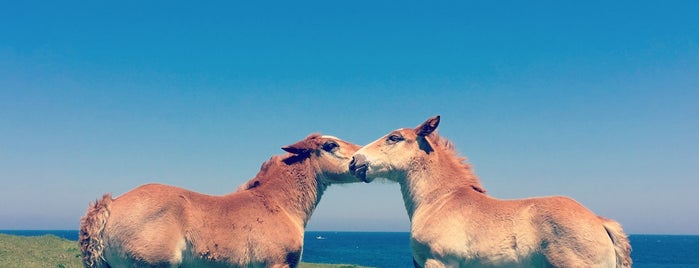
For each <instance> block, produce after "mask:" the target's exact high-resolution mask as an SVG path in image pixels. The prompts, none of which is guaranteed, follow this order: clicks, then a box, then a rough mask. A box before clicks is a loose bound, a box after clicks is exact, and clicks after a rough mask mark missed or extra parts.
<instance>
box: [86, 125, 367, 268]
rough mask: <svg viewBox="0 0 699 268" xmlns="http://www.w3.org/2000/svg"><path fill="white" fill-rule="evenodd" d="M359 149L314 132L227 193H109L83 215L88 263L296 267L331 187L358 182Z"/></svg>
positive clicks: (161, 189) (154, 189)
mask: <svg viewBox="0 0 699 268" xmlns="http://www.w3.org/2000/svg"><path fill="white" fill-rule="evenodd" d="M358 148H359V146H357V145H354V144H351V143H348V142H345V141H342V140H339V139H337V138H335V137H331V136H320V135H311V136H309V137H307V138H306V139H304V140H302V141H300V142H298V143H296V144H293V145H290V146H287V147H284V148H283V149H284V150H285V151H287V152H290V154H287V155H284V156H274V157H272V158H271V159H270V160H269V161H267V162H265V163H264V164H263V165H262V168H261V169H260V172H259V173H258V174H257V175H256V176H255V177H254V178H253V179H251V180H250V181H248V182H247V183H245V184H243V185H241V186H240V187H239V189H238V191H236V192H233V193H230V194H227V195H224V196H210V195H205V194H201V193H196V192H192V191H189V190H186V189H182V188H178V187H174V186H168V185H162V184H147V185H143V186H140V187H138V188H135V189H133V190H131V191H129V192H127V193H125V194H123V195H122V196H120V197H118V198H116V199H112V198H111V196H110V195H108V194H107V195H105V196H104V197H103V198H102V199H101V200H97V201H96V202H95V203H93V204H91V206H90V208H88V211H87V213H86V215H85V216H84V217H83V218H82V220H81V227H80V245H81V250H82V253H83V263H84V266H85V267H109V266H111V267H133V266H138V267H141V266H156V267H180V266H183V267H192V266H196V267H296V265H297V264H298V262H299V260H300V257H301V252H302V247H303V234H304V227H305V226H306V223H307V222H308V220H309V218H310V216H311V214H312V212H313V210H314V208H315V207H316V205H317V204H318V202H319V201H320V197H321V195H322V194H323V191H324V190H325V188H326V187H327V186H328V185H329V184H332V183H345V182H357V181H358V179H357V178H355V177H353V176H351V175H349V173H348V168H347V166H348V162H349V159H350V156H351V155H352V154H353V153H354V152H355V151H356V150H357V149H358ZM107 264H108V265H109V266H107Z"/></svg>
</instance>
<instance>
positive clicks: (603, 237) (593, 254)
mask: <svg viewBox="0 0 699 268" xmlns="http://www.w3.org/2000/svg"><path fill="white" fill-rule="evenodd" d="M439 121H440V117H439V116H435V117H433V118H430V119H428V120H427V121H425V122H424V123H422V124H421V125H419V126H418V127H416V128H414V129H413V128H402V129H397V130H394V131H392V132H390V133H388V134H387V135H385V136H383V137H381V138H379V139H378V140H376V141H374V142H372V143H370V144H368V145H366V146H364V147H362V148H361V149H360V150H359V151H357V152H356V153H355V154H354V156H353V158H352V162H351V163H350V172H351V173H352V174H355V175H356V176H358V177H360V178H361V179H362V180H363V181H365V182H371V181H372V180H374V179H375V178H385V179H388V180H391V181H395V182H398V184H400V188H401V191H402V194H403V200H404V202H405V209H406V210H407V212H408V216H409V218H410V222H411V230H410V246H411V249H412V253H413V263H414V265H415V267H428V268H436V267H631V256H630V254H631V245H630V244H629V240H628V238H627V236H626V235H625V234H624V232H623V230H622V228H621V225H620V224H619V223H617V222H615V221H612V220H609V219H605V218H603V217H600V216H597V215H595V214H594V213H593V212H591V211H590V210H588V209H587V208H585V207H583V206H582V205H581V204H579V203H578V202H576V201H574V200H573V199H570V198H567V197H561V196H553V197H539V198H527V199H518V200H500V199H496V198H493V197H491V196H488V195H487V194H486V193H485V189H484V188H483V186H482V185H481V183H480V180H479V179H478V177H477V176H476V175H475V174H474V173H473V170H472V168H471V166H470V165H469V164H467V163H465V162H464V161H465V159H464V158H462V157H459V156H458V155H457V153H456V151H455V150H454V146H453V145H452V143H451V142H449V141H448V140H446V139H444V138H442V137H441V136H439V135H438V134H437V133H436V132H435V130H436V129H437V126H438V125H439Z"/></svg>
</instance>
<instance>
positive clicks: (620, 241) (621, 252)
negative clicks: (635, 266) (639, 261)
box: [600, 217, 632, 267]
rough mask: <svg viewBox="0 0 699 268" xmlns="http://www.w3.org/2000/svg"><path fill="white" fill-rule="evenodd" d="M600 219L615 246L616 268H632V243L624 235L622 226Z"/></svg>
mask: <svg viewBox="0 0 699 268" xmlns="http://www.w3.org/2000/svg"><path fill="white" fill-rule="evenodd" d="M600 219H602V225H604V229H605V230H607V234H608V235H609V238H610V239H612V243H613V244H614V253H615V254H616V267H631V262H632V261H631V243H630V242H629V238H628V237H627V236H626V234H624V230H623V229H622V228H621V224H619V223H618V222H616V221H613V220H609V219H605V218H603V217H600Z"/></svg>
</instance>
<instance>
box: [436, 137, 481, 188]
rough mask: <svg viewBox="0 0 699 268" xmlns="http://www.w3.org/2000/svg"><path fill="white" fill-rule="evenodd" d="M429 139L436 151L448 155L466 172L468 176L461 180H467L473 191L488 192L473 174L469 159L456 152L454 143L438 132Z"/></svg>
mask: <svg viewBox="0 0 699 268" xmlns="http://www.w3.org/2000/svg"><path fill="white" fill-rule="evenodd" d="M428 137H429V138H430V141H432V143H433V145H434V147H435V148H434V149H435V150H439V151H441V152H444V153H445V154H446V155H448V156H449V159H450V160H451V161H453V162H454V163H455V164H456V165H457V166H459V167H461V168H463V169H464V170H466V172H467V174H468V176H465V177H463V176H459V177H461V179H465V180H466V181H467V183H468V185H470V186H471V188H473V190H476V191H477V192H480V193H485V192H486V190H485V188H484V187H483V185H481V180H480V179H479V178H478V176H476V174H475V173H474V172H473V167H472V166H471V164H469V163H468V159H467V158H466V157H464V156H461V155H460V154H459V153H458V152H457V151H456V148H455V147H454V143H453V142H451V141H450V140H448V139H447V138H445V137H442V136H440V135H439V134H437V131H434V132H432V133H431V134H430V135H429V136H428Z"/></svg>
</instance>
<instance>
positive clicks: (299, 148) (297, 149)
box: [282, 140, 311, 155]
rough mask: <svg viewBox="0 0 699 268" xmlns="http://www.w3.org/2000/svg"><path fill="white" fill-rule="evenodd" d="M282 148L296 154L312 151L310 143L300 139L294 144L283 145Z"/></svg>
mask: <svg viewBox="0 0 699 268" xmlns="http://www.w3.org/2000/svg"><path fill="white" fill-rule="evenodd" d="M282 150H284V151H287V152H289V153H292V154H296V155H301V154H307V153H310V152H311V149H310V148H308V143H306V140H302V141H299V142H297V143H294V144H292V145H287V146H284V147H282Z"/></svg>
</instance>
